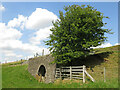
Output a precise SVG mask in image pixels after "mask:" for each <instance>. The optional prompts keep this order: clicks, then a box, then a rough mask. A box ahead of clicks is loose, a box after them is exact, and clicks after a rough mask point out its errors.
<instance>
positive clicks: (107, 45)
mask: <svg viewBox="0 0 120 90" xmlns="http://www.w3.org/2000/svg"><path fill="white" fill-rule="evenodd" d="M111 46H112V44H110V43H104V44H101V45H99V46H97V47H91V48H105V47H111Z"/></svg>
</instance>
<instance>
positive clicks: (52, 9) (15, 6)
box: [0, 2, 118, 62]
mask: <svg viewBox="0 0 120 90" xmlns="http://www.w3.org/2000/svg"><path fill="white" fill-rule="evenodd" d="M73 4H77V5H82V4H84V5H90V6H93V7H94V8H95V9H97V10H98V11H100V12H102V13H104V16H108V17H109V18H110V19H103V22H106V23H107V25H106V27H104V28H108V29H112V32H114V34H111V35H109V34H106V35H105V36H107V37H108V41H106V42H105V44H103V45H102V46H101V47H107V46H111V45H112V46H113V45H115V44H116V43H118V3H117V2H36V3H33V2H26V3H25V2H24V3H22V2H17V3H15V2H9V3H7V2H4V3H2V5H1V7H4V9H3V8H2V9H1V11H2V22H1V25H0V26H1V27H2V28H3V29H4V28H5V30H6V32H5V33H3V34H2V35H7V32H9V31H10V30H11V32H10V34H9V35H10V36H9V35H7V36H9V37H7V38H6V37H5V36H4V37H3V39H4V40H6V41H7V40H8V42H9V43H8V42H4V43H1V44H3V45H1V47H0V49H2V53H3V57H1V58H2V62H5V61H14V60H19V59H21V58H29V57H32V56H33V55H34V54H35V53H36V52H38V53H39V54H41V52H42V49H45V54H48V53H49V51H48V49H47V46H45V45H44V43H43V40H46V39H47V38H46V37H47V36H48V35H49V34H50V32H49V29H50V28H51V27H52V24H51V23H50V22H49V21H51V20H56V19H58V18H59V10H61V11H63V12H64V10H63V7H64V6H68V5H73ZM36 8H38V9H36ZM39 12H41V13H39ZM38 15H41V17H38ZM37 17H38V18H39V19H35V20H36V21H34V20H33V18H37ZM46 18H47V20H46ZM49 18H50V19H49ZM48 20H49V21H48ZM18 22H19V23H18ZM48 22H49V23H48ZM38 23H40V25H37V24H38ZM45 24H46V25H45ZM44 25H45V26H44ZM21 27H22V28H21ZM3 32H4V31H3ZM12 35H13V36H12ZM17 36H18V37H17ZM36 39H38V40H36ZM12 42H13V43H14V45H13V43H12ZM6 44H7V45H6ZM29 48H30V50H29ZM35 50H37V51H35ZM15 56H18V57H15Z"/></svg>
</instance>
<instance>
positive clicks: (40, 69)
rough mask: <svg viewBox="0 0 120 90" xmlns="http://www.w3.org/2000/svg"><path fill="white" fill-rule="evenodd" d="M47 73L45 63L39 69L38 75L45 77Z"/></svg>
mask: <svg viewBox="0 0 120 90" xmlns="http://www.w3.org/2000/svg"><path fill="white" fill-rule="evenodd" d="M45 73H46V69H45V67H44V65H41V66H40V68H39V71H38V75H39V76H40V75H42V76H43V77H45Z"/></svg>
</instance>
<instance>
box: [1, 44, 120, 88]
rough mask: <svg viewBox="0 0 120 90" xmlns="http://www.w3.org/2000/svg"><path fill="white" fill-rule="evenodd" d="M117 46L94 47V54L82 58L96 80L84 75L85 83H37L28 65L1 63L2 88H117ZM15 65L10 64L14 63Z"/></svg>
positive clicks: (77, 81) (76, 81) (71, 81)
mask: <svg viewBox="0 0 120 90" xmlns="http://www.w3.org/2000/svg"><path fill="white" fill-rule="evenodd" d="M118 47H120V46H113V47H109V48H102V49H95V51H96V53H95V55H92V56H89V57H87V58H86V59H85V60H84V64H85V65H86V66H87V71H88V72H89V73H90V75H91V76H92V77H93V78H94V79H95V80H96V82H94V83H93V82H91V80H90V79H89V78H88V77H86V83H85V84H83V83H82V80H80V81H79V80H56V81H55V83H50V84H45V83H39V82H38V81H37V80H36V79H35V78H34V77H32V76H31V74H30V73H29V72H28V70H27V67H28V65H21V64H19V63H18V64H16V63H13V64H3V65H2V88H118V53H120V52H119V51H118ZM14 64H15V66H11V65H14ZM104 67H105V68H106V82H104V81H103V80H104V75H103V68H104Z"/></svg>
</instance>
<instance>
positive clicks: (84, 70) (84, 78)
mask: <svg viewBox="0 0 120 90" xmlns="http://www.w3.org/2000/svg"><path fill="white" fill-rule="evenodd" d="M83 83H85V65H83Z"/></svg>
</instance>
